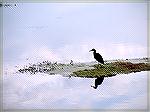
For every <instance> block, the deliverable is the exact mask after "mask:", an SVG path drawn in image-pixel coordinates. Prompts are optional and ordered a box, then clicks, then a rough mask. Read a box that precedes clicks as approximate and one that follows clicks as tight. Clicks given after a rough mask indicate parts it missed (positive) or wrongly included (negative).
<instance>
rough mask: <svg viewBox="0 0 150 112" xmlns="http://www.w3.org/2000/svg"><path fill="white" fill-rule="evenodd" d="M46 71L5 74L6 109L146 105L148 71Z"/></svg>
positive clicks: (138, 106)
mask: <svg viewBox="0 0 150 112" xmlns="http://www.w3.org/2000/svg"><path fill="white" fill-rule="evenodd" d="M93 84H94V79H92V78H77V77H72V78H70V79H69V78H67V77H62V76H61V75H53V76H50V75H47V74H40V73H39V74H36V75H30V74H17V73H16V74H9V73H7V74H6V73H5V74H4V75H3V106H4V109H146V108H147V94H148V93H147V72H139V73H133V74H128V75H124V74H123V75H117V76H114V77H110V78H105V79H104V81H103V83H102V85H100V86H99V87H98V88H97V89H93V88H91V87H90V86H91V85H93Z"/></svg>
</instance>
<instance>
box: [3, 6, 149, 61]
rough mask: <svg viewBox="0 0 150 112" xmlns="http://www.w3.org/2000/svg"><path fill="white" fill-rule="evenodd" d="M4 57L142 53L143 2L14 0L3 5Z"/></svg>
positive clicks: (66, 57) (109, 56)
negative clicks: (39, 0) (15, 1)
mask: <svg viewBox="0 0 150 112" xmlns="http://www.w3.org/2000/svg"><path fill="white" fill-rule="evenodd" d="M3 21H4V22H3V39H4V61H5V62H11V61H15V62H16V60H18V61H19V60H22V59H25V58H34V59H35V60H37V58H40V59H47V60H51V61H61V62H66V61H69V60H70V59H73V60H74V61H78V62H79V61H81V62H87V61H91V60H94V59H93V57H92V54H91V53H89V52H88V51H89V50H90V49H92V48H95V49H97V51H98V52H99V53H101V55H102V56H103V58H104V59H105V60H106V59H118V58H137V57H146V56H147V54H146V51H147V48H146V47H147V4H146V3H19V4H17V6H16V7H14V6H12V7H7V8H3Z"/></svg>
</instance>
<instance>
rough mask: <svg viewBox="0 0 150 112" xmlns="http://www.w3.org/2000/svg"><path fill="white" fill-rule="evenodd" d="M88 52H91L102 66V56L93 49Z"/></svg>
mask: <svg viewBox="0 0 150 112" xmlns="http://www.w3.org/2000/svg"><path fill="white" fill-rule="evenodd" d="M90 51H93V55H94V58H95V59H96V60H97V61H98V62H99V63H101V64H104V60H103V58H102V56H101V55H100V54H99V53H96V50H95V49H92V50H90Z"/></svg>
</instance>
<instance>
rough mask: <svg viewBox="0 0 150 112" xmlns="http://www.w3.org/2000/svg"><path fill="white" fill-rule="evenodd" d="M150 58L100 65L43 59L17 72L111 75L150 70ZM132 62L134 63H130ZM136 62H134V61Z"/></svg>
mask: <svg viewBox="0 0 150 112" xmlns="http://www.w3.org/2000/svg"><path fill="white" fill-rule="evenodd" d="M149 60H150V59H149V58H144V59H130V60H129V59H126V60H114V61H107V62H105V63H106V64H104V65H100V64H96V63H72V64H62V63H57V62H55V63H52V62H50V61H43V62H41V63H36V64H30V65H29V66H25V67H24V68H22V69H19V70H18V72H19V73H27V72H28V73H31V74H36V73H39V72H40V73H46V74H49V75H55V74H61V75H63V76H74V77H86V78H96V77H111V76H115V75H117V74H129V73H133V72H134V73H135V72H141V71H149V70H150V61H149ZM131 62H134V63H131ZM135 62H136V63H135Z"/></svg>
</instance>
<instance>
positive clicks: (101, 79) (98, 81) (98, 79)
mask: <svg viewBox="0 0 150 112" xmlns="http://www.w3.org/2000/svg"><path fill="white" fill-rule="evenodd" d="M103 80H104V77H98V78H96V79H95V86H91V87H93V88H94V89H97V87H98V85H101V84H102V82H103Z"/></svg>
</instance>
